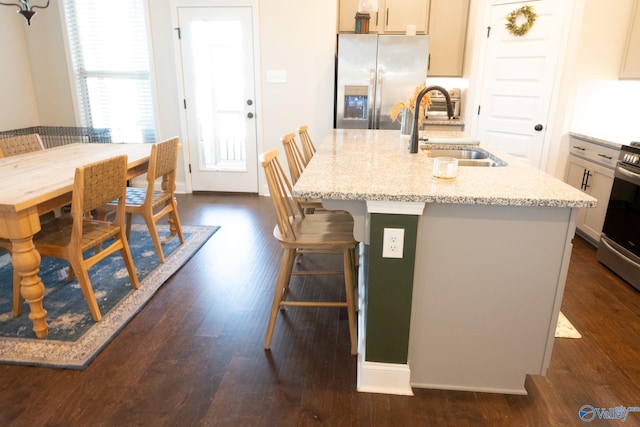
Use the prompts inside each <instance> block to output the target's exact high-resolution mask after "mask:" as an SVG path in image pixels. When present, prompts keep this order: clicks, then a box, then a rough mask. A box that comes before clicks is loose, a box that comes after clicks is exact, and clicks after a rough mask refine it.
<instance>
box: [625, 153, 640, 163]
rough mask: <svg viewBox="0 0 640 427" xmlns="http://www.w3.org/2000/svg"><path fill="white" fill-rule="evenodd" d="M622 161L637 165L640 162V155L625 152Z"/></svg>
mask: <svg viewBox="0 0 640 427" xmlns="http://www.w3.org/2000/svg"><path fill="white" fill-rule="evenodd" d="M622 161H623V162H624V163H628V164H630V165H637V164H640V155H638V154H630V153H624V155H623V156H622Z"/></svg>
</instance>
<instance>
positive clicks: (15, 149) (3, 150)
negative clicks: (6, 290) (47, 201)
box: [0, 133, 58, 317]
mask: <svg viewBox="0 0 640 427" xmlns="http://www.w3.org/2000/svg"><path fill="white" fill-rule="evenodd" d="M40 150H44V144H43V143H42V139H41V138H40V135H38V134H37V133H32V134H28V135H17V136H10V137H7V138H2V139H0V157H9V156H16V155H18V154H22V153H30V152H33V151H40ZM56 212H58V211H56ZM0 248H4V249H6V250H7V251H8V252H9V254H12V253H13V245H12V244H11V241H10V240H8V239H0ZM12 280H13V316H14V317H18V316H20V314H21V313H22V297H21V296H20V276H19V275H18V272H17V270H16V269H14V270H13V279H12Z"/></svg>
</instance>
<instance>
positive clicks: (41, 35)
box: [0, 0, 337, 188]
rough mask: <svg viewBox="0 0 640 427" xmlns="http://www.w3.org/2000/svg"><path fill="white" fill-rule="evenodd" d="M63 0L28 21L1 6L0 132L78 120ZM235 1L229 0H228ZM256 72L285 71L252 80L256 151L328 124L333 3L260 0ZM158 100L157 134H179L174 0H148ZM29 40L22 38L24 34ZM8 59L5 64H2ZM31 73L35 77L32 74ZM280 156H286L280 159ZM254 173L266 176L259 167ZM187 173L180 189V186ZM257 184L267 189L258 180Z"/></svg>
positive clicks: (320, 132) (316, 132) (317, 134)
mask: <svg viewBox="0 0 640 427" xmlns="http://www.w3.org/2000/svg"><path fill="white" fill-rule="evenodd" d="M59 3H60V2H52V4H51V6H50V7H49V8H48V9H44V10H41V11H39V12H38V14H37V15H36V16H35V17H34V18H33V19H32V25H31V27H27V26H26V23H25V22H24V19H23V18H22V17H21V16H16V13H15V10H12V9H11V8H9V7H6V6H1V7H0V56H1V57H3V58H12V59H13V60H12V61H10V63H7V62H6V61H3V66H2V67H0V91H1V92H0V93H2V94H3V96H2V98H1V99H0V130H7V129H14V128H18V127H27V126H37V125H50V126H56V125H62V126H73V125H77V122H76V114H75V112H74V106H73V102H72V98H73V97H72V95H71V88H70V84H69V79H68V76H67V70H68V67H67V63H66V53H65V49H64V39H63V35H62V28H61V25H60V16H61V15H60V12H59V10H58V8H59V7H61V6H60V5H59ZM231 3H232V2H231ZM257 3H258V4H259V35H260V46H258V49H259V58H260V62H261V64H260V72H261V75H262V76H264V75H265V71H266V70H285V71H286V72H287V82H286V83H277V84H276V83H266V82H265V80H264V78H262V79H261V81H260V82H257V83H258V84H257V87H258V90H259V91H260V92H259V95H260V96H259V97H258V98H257V100H258V112H259V115H258V116H257V117H256V118H257V120H259V121H260V126H259V130H260V132H259V135H258V150H259V151H266V150H268V149H271V148H281V146H282V144H281V143H280V137H281V136H283V135H285V134H287V133H290V132H294V131H296V130H297V128H298V127H299V126H300V125H303V124H307V125H309V132H310V134H311V137H312V138H313V139H314V141H317V142H318V143H319V142H320V140H321V138H322V137H323V136H324V135H325V134H326V133H327V132H328V131H329V130H330V129H331V128H332V126H333V93H334V88H333V80H334V54H335V43H336V19H337V18H336V16H337V3H336V2H335V1H330V2H325V1H310V0H258V1H257ZM148 7H149V15H150V25H151V37H152V43H153V53H154V68H155V70H154V71H155V77H156V95H157V101H158V111H157V112H158V123H157V126H158V138H167V137H171V136H174V135H179V136H181V137H183V138H184V135H183V134H182V129H181V126H180V123H181V116H180V115H181V114H182V110H181V105H182V104H181V103H182V101H181V99H179V96H178V94H179V92H180V91H179V86H178V81H177V77H176V69H175V68H176V62H175V52H174V37H175V36H176V34H175V31H174V29H173V25H172V21H171V16H172V10H171V0H148ZM25 39H26V40H25ZM5 64H6V65H5ZM31 74H33V79H32V78H31ZM282 161H284V156H283V157H282ZM259 172H260V173H259V176H260V178H261V182H262V181H263V177H262V175H263V173H262V171H261V170H260V171H259ZM184 180H185V176H184V173H182V171H181V173H180V174H179V176H178V188H185V183H184ZM261 188H264V186H263V185H261Z"/></svg>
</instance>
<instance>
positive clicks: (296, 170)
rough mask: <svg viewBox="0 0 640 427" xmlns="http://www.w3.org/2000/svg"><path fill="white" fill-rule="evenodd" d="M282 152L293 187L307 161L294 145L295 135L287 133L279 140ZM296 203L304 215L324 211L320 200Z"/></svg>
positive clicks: (305, 200)
mask: <svg viewBox="0 0 640 427" xmlns="http://www.w3.org/2000/svg"><path fill="white" fill-rule="evenodd" d="M280 141H281V142H282V146H283V147H284V152H285V154H286V156H287V166H288V167H289V175H290V176H291V183H292V184H293V185H295V183H296V182H298V179H299V178H300V175H301V174H302V172H303V171H304V168H305V167H306V166H307V164H308V161H307V160H306V159H305V157H304V154H303V152H302V150H301V149H300V147H299V146H298V144H297V143H296V134H295V133H288V134H286V135H285V136H283V137H282V138H280ZM298 202H299V203H300V205H301V206H302V208H303V209H305V211H306V213H313V212H315V211H316V209H318V210H322V209H324V208H323V207H322V201H321V200H320V199H307V198H299V199H298Z"/></svg>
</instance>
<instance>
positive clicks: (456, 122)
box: [423, 118, 464, 128]
mask: <svg viewBox="0 0 640 427" xmlns="http://www.w3.org/2000/svg"><path fill="white" fill-rule="evenodd" d="M430 125H431V126H435V125H438V126H464V120H463V119H461V118H457V119H447V118H442V119H436V118H429V119H426V120H425V121H424V124H423V126H424V127H425V128H428V127H429V126H430Z"/></svg>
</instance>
